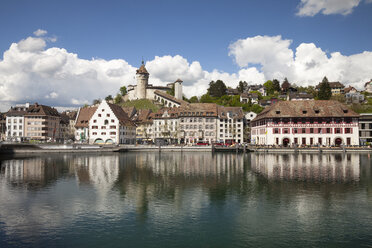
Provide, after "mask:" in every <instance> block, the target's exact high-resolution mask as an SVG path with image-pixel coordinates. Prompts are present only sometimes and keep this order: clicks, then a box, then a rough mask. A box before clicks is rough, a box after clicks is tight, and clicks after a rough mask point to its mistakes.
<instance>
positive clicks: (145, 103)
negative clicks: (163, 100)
mask: <svg viewBox="0 0 372 248" xmlns="http://www.w3.org/2000/svg"><path fill="white" fill-rule="evenodd" d="M120 105H121V106H123V107H133V106H134V107H135V108H136V109H137V110H138V109H151V110H152V112H156V111H158V110H159V109H160V107H159V106H158V105H156V104H154V103H153V102H152V101H150V100H148V99H141V100H133V101H126V102H124V103H121V104H120Z"/></svg>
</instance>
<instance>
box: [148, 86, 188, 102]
mask: <svg viewBox="0 0 372 248" xmlns="http://www.w3.org/2000/svg"><path fill="white" fill-rule="evenodd" d="M154 94H155V95H159V96H161V97H164V98H166V99H168V100H170V101H172V102H175V103H178V104H179V105H184V104H188V102H186V101H184V100H180V99H177V98H175V97H174V96H171V95H169V94H167V93H165V92H163V91H160V90H155V92H154Z"/></svg>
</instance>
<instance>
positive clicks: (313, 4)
mask: <svg viewBox="0 0 372 248" xmlns="http://www.w3.org/2000/svg"><path fill="white" fill-rule="evenodd" d="M360 2H361V0H301V3H300V4H299V6H298V12H297V15H298V16H314V15H316V14H318V13H322V14H323V15H331V14H341V15H348V14H350V13H351V12H352V11H353V9H354V8H355V7H357V6H358V5H359V3H360ZM366 2H367V3H368V2H371V1H370V0H367V1H366Z"/></svg>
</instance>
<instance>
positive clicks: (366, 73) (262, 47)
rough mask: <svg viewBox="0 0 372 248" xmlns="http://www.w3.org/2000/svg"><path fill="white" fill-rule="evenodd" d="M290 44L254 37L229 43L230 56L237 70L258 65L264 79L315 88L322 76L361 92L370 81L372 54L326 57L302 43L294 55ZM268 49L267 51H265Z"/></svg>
mask: <svg viewBox="0 0 372 248" xmlns="http://www.w3.org/2000/svg"><path fill="white" fill-rule="evenodd" d="M291 43H292V41H290V40H283V39H282V38H281V36H256V37H249V38H246V39H243V40H238V41H236V42H234V43H232V44H231V45H230V47H229V54H230V56H233V57H234V59H235V61H236V63H237V64H238V65H239V66H240V67H246V66H248V65H250V64H259V65H260V66H261V68H262V69H261V71H262V73H263V74H264V78H267V79H272V78H277V79H283V78H284V77H287V78H288V79H289V80H290V81H291V82H294V83H296V84H298V85H316V84H317V83H318V82H319V81H321V79H322V78H323V77H324V76H327V77H328V79H329V80H332V81H340V82H342V83H344V84H347V85H352V86H354V87H356V88H359V89H361V88H362V87H363V83H365V82H367V81H369V79H370V78H371V77H372V52H368V51H365V52H363V53H360V54H354V55H350V56H345V55H342V54H341V53H340V52H335V53H331V54H330V55H329V56H328V55H327V53H326V52H324V51H323V50H322V49H321V48H319V47H316V45H315V44H314V43H302V44H300V45H299V46H298V47H297V48H296V51H295V53H294V52H293V50H292V49H291V48H290V44H291ZM268 47H269V48H270V49H267V48H268Z"/></svg>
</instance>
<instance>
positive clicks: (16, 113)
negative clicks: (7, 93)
mask: <svg viewBox="0 0 372 248" xmlns="http://www.w3.org/2000/svg"><path fill="white" fill-rule="evenodd" d="M26 113H27V112H26V111H23V110H15V109H12V108H11V109H10V110H9V111H8V113H6V116H9V117H10V116H24V115H25V114H26Z"/></svg>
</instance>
